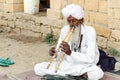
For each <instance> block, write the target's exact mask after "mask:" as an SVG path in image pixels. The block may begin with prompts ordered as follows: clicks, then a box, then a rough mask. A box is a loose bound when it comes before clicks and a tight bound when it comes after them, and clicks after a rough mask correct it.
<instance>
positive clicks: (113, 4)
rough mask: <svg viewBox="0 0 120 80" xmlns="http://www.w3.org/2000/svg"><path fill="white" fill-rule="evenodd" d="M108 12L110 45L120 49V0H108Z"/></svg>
mask: <svg viewBox="0 0 120 80" xmlns="http://www.w3.org/2000/svg"><path fill="white" fill-rule="evenodd" d="M108 12H109V13H108V28H109V29H110V30H111V36H110V39H109V41H108V46H109V47H111V46H112V47H114V48H116V49H117V50H119V51H120V0H108Z"/></svg>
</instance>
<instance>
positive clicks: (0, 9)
mask: <svg viewBox="0 0 120 80" xmlns="http://www.w3.org/2000/svg"><path fill="white" fill-rule="evenodd" d="M0 11H4V3H0Z"/></svg>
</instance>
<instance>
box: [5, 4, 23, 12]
mask: <svg viewBox="0 0 120 80" xmlns="http://www.w3.org/2000/svg"><path fill="white" fill-rule="evenodd" d="M4 11H5V12H20V11H23V4H4Z"/></svg>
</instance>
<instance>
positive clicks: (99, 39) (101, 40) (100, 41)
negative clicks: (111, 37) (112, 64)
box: [97, 36, 107, 49]
mask: <svg viewBox="0 0 120 80" xmlns="http://www.w3.org/2000/svg"><path fill="white" fill-rule="evenodd" d="M97 43H98V46H101V47H102V48H104V49H106V48H107V38H105V37H102V36H98V37H97Z"/></svg>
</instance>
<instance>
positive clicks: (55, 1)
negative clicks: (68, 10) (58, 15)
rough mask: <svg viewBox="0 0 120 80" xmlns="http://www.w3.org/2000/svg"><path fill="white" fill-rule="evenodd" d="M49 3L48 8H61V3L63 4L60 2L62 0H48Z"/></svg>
mask: <svg viewBox="0 0 120 80" xmlns="http://www.w3.org/2000/svg"><path fill="white" fill-rule="evenodd" d="M50 3H51V5H50V8H52V9H62V8H63V6H62V4H64V3H62V0H50Z"/></svg>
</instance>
